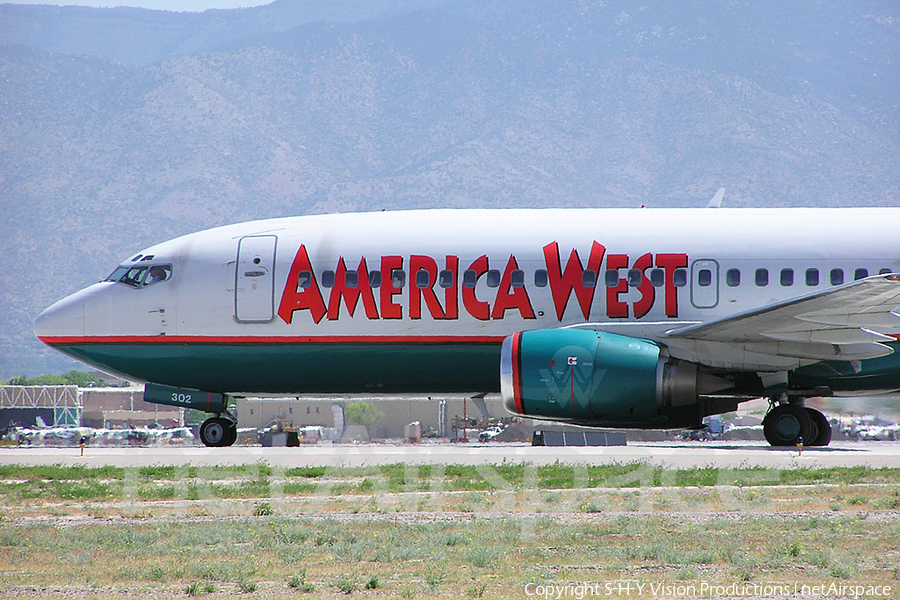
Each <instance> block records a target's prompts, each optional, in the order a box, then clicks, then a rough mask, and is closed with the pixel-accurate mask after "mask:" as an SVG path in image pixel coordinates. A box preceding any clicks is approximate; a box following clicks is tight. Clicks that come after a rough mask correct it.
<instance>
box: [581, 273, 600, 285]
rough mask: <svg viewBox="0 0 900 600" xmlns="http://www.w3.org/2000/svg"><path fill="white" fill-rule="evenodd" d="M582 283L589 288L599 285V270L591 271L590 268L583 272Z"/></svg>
mask: <svg viewBox="0 0 900 600" xmlns="http://www.w3.org/2000/svg"><path fill="white" fill-rule="evenodd" d="M581 285H583V286H584V287H587V288H592V287H594V286H595V285H597V271H591V270H590V269H588V270H586V271H584V272H583V273H582V274H581Z"/></svg>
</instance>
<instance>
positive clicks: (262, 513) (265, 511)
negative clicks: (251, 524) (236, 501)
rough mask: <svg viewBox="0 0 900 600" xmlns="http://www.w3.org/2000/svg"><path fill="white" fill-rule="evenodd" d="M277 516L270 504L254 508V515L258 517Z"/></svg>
mask: <svg viewBox="0 0 900 600" xmlns="http://www.w3.org/2000/svg"><path fill="white" fill-rule="evenodd" d="M274 514H275V509H273V508H272V505H271V504H269V503H268V502H260V503H259V504H257V505H256V506H255V507H254V508H253V515H254V516H256V517H270V516H272V515H274Z"/></svg>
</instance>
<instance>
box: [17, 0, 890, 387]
mask: <svg viewBox="0 0 900 600" xmlns="http://www.w3.org/2000/svg"><path fill="white" fill-rule="evenodd" d="M898 61H900V5H897V4H896V3H892V2H877V1H867V2H847V1H846V0H818V1H815V0H798V1H796V2H777V1H773V0H761V1H753V2H750V1H743V0H733V1H731V2H727V3H726V2H720V1H717V0H685V1H684V2H678V3H671V2H664V1H661V0H657V1H638V0H634V1H632V0H622V1H618V2H616V1H613V0H608V1H597V2H587V1H579V0H558V1H553V2H550V1H546V0H525V1H513V0H493V1H491V0H486V1H484V2H477V3H476V2H471V1H464V2H449V1H444V0H402V1H391V0H380V1H373V2H366V3H358V2H352V1H349V0H341V1H337V2H325V1H318V0H278V1H277V2H274V3H272V4H269V5H266V6H261V7H255V8H246V9H235V10H215V11H206V12H204V13H199V14H191V13H170V12H160V11H149V10H142V9H126V8H116V9H91V8H83V7H48V6H20V5H9V4H6V5H0V210H2V215H3V217H4V218H3V219H2V221H0V310H2V312H3V315H4V316H3V318H2V320H0V378H8V377H11V376H14V375H34V374H38V373H42V372H62V371H68V370H69V369H71V368H72V367H73V365H74V363H72V362H71V361H68V360H67V359H64V358H62V357H59V356H56V355H55V353H53V352H52V351H50V350H48V349H46V348H44V347H43V346H42V345H41V344H40V343H39V342H38V341H37V340H35V339H34V336H33V333H32V323H33V320H34V317H35V316H36V315H37V314H38V313H39V312H40V310H41V309H42V308H44V307H45V306H47V305H49V304H50V303H52V302H53V301H55V300H57V299H59V298H61V297H63V296H65V295H67V294H69V293H71V292H73V291H75V290H77V289H80V288H82V287H85V286H86V285H89V284H90V283H91V282H93V281H97V280H99V279H102V278H103V277H104V276H105V275H107V274H108V273H109V272H111V271H112V270H113V268H114V267H115V266H116V264H117V262H118V261H120V260H122V259H124V258H127V257H128V256H130V255H132V254H134V253H135V252H136V251H138V250H140V249H141V248H142V247H145V246H148V245H150V244H152V243H156V242H159V241H163V240H166V239H169V238H172V237H175V236H177V235H181V234H185V233H189V232H192V231H196V230H200V229H204V228H207V227H212V226H216V225H222V224H227V223H232V222H237V221H242V220H250V219H258V218H266V217H276V216H284V215H293V214H308V213H322V212H347V211H363V210H399V209H406V208H425V207H565V206H598V207H599V206H624V207H639V206H641V205H647V206H667V207H678V206H703V205H705V203H706V202H707V201H708V200H709V199H710V198H711V197H712V196H713V194H714V193H715V191H716V189H717V188H719V187H721V186H724V187H726V188H727V194H726V196H725V201H724V206H726V207H729V206H732V207H737V206H875V205H896V204H898V202H900V67H898ZM798 226H802V224H798ZM823 243H827V240H823Z"/></svg>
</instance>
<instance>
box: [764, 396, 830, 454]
mask: <svg viewBox="0 0 900 600" xmlns="http://www.w3.org/2000/svg"><path fill="white" fill-rule="evenodd" d="M772 404H773V408H772V409H771V410H770V411H769V412H768V414H766V417H765V418H764V419H763V422H762V425H763V433H764V434H765V436H766V441H767V442H769V444H771V445H773V446H794V445H796V444H797V440H798V439H802V440H803V445H804V446H827V445H828V444H829V442H831V424H830V423H829V422H828V419H826V418H825V415H823V414H822V413H820V412H819V411H817V410H815V409H812V408H807V407H806V406H803V405H802V404H799V403H792V404H779V405H777V406H775V401H774V400H772Z"/></svg>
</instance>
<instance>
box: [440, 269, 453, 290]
mask: <svg viewBox="0 0 900 600" xmlns="http://www.w3.org/2000/svg"><path fill="white" fill-rule="evenodd" d="M438 285H440V286H441V287H442V288H444V289H447V288H449V287H453V271H451V270H450V269H444V270H443V271H441V272H440V273H438Z"/></svg>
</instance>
